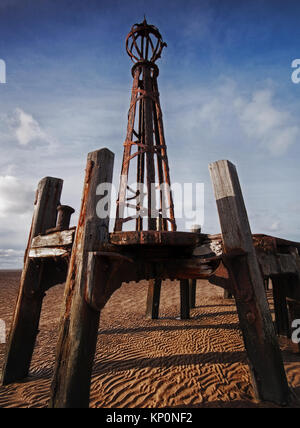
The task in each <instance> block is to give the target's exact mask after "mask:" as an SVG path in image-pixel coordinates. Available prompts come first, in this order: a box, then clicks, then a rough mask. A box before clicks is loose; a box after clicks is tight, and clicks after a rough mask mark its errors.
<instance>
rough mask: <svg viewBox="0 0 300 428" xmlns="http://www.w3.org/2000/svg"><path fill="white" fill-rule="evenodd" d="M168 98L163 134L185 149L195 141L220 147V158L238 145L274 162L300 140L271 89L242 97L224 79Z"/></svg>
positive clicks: (293, 122) (287, 112)
mask: <svg viewBox="0 0 300 428" xmlns="http://www.w3.org/2000/svg"><path fill="white" fill-rule="evenodd" d="M167 95H168V98H169V99H170V101H169V102H168V104H170V106H171V107H168V105H167V109H170V113H171V114H170V117H171V120H172V124H173V127H172V129H171V130H170V129H166V132H167V134H169V135H171V136H172V137H173V138H174V140H175V141H178V139H180V138H183V139H184V140H185V141H186V145H187V147H189V148H191V147H192V145H193V144H195V143H194V142H195V141H199V140H197V138H196V139H195V137H197V136H198V135H200V136H201V141H202V142H203V144H210V145H211V144H213V145H215V144H219V143H220V144H222V147H223V151H224V152H226V151H227V152H228V151H230V150H231V149H232V148H233V147H234V146H235V147H236V144H237V143H238V144H244V149H246V145H248V148H250V147H253V148H254V147H255V151H261V152H262V153H263V152H265V153H267V154H268V155H271V156H274V157H276V156H281V155H283V154H285V153H286V152H287V151H288V149H289V148H290V147H291V146H292V145H293V144H295V143H296V142H297V140H298V139H299V138H300V127H299V126H298V125H297V118H296V117H294V115H293V114H292V112H290V110H289V108H288V106H286V105H285V104H284V103H282V102H281V103H280V104H279V105H277V104H276V102H275V100H274V98H275V94H274V92H273V91H272V90H271V89H263V90H252V91H249V92H245V90H244V88H239V87H238V86H237V84H236V83H235V82H234V81H232V80H230V79H223V81H220V82H219V83H218V84H217V85H216V86H215V87H214V88H211V87H210V88H203V87H201V88H193V89H184V91H182V93H181V92H180V93H179V91H176V93H173V94H170V93H169V94H167ZM167 111H168V110H167ZM250 145H251V146H250Z"/></svg>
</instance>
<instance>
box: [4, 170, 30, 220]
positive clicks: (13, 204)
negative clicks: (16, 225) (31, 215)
mask: <svg viewBox="0 0 300 428" xmlns="http://www.w3.org/2000/svg"><path fill="white" fill-rule="evenodd" d="M33 196H34V192H33V191H32V190H31V189H30V188H29V187H28V186H27V185H25V184H24V183H22V182H21V180H19V179H18V178H16V177H14V176H10V175H6V176H0V217H5V216H8V215H11V214H14V215H15V214H17V215H19V214H21V215H23V214H24V213H27V212H28V211H30V210H31V211H32V204H33Z"/></svg>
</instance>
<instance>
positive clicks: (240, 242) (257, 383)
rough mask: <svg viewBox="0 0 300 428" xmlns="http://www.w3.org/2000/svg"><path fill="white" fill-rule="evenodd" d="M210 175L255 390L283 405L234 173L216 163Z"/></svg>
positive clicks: (281, 374)
mask: <svg viewBox="0 0 300 428" xmlns="http://www.w3.org/2000/svg"><path fill="white" fill-rule="evenodd" d="M210 173H211V178H212V182H213V187H214V192H215V197H216V201H217V207H218V212H219V218H220V224H221V229H222V237H223V247H224V253H225V256H227V260H226V263H227V264H228V267H229V268H230V269H231V272H232V275H233V279H234V297H235V300H236V305H237V310H238V315H239V320H240V326H241V330H242V333H243V337H244V342H245V348H246V351H247V355H248V359H249V367H250V372H251V375H252V379H253V383H254V390H255V393H256V396H257V398H259V399H261V400H266V401H271V402H275V403H278V404H286V403H287V402H288V401H289V398H290V391H289V388H288V384H287V379H286V375H285V371H284V366H283V361H282V356H281V352H280V349H279V345H278V341H277V337H276V333H275V330H274V326H273V322H272V317H271V313H270V310H269V306H268V302H267V298H266V293H265V290H264V283H263V277H262V274H261V271H260V268H259V264H258V261H257V256H256V252H255V249H254V246H253V241H252V234H251V229H250V225H249V221H248V216H247V211H246V208H245V205H244V200H243V195H242V191H241V188H240V184H239V180H238V175H237V172H236V168H235V166H234V165H233V164H232V163H230V162H228V161H218V162H215V163H213V164H211V165H210Z"/></svg>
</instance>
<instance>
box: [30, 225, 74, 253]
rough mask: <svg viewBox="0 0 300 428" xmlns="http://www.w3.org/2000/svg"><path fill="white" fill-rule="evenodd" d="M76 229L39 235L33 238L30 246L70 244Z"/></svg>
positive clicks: (41, 246)
mask: <svg viewBox="0 0 300 428" xmlns="http://www.w3.org/2000/svg"><path fill="white" fill-rule="evenodd" d="M75 232H76V229H75V228H73V229H69V230H64V231H62V232H54V233H50V234H49V235H39V236H36V237H35V238H33V240H32V244H31V248H43V247H64V246H72V245H73V241H74V236H75Z"/></svg>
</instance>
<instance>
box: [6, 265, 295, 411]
mask: <svg viewBox="0 0 300 428" xmlns="http://www.w3.org/2000/svg"><path fill="white" fill-rule="evenodd" d="M19 278H20V271H0V319H3V320H4V321H5V322H6V325H7V333H8V330H9V326H10V323H11V319H12V315H13V310H14V305H15V301H16V298H17V293H18V287H19ZM63 288H64V285H63V284H62V285H58V286H56V287H54V288H52V289H51V290H49V291H48V293H47V296H46V298H45V303H44V306H43V312H42V317H41V323H40V333H39V335H38V340H37V344H36V348H35V352H34V355H33V360H32V365H31V369H30V376H29V378H27V379H25V380H24V381H22V382H18V383H14V384H11V385H8V386H5V387H1V388H0V407H2V408H8V407H18V408H20V407H22V408H30V407H35V408H43V407H46V406H47V403H48V400H49V389H50V382H51V376H52V370H53V365H54V357H55V346H56V341H57V335H58V323H59V319H60V308H61V302H62V296H63ZM146 294H147V287H146V283H145V282H141V283H139V284H132V283H131V284H124V285H123V286H122V288H121V289H119V290H118V291H117V292H116V293H115V294H114V295H113V297H112V298H111V300H110V301H109V303H108V304H107V306H106V307H105V309H104V310H103V312H102V314H101V322H100V327H99V337H98V344H97V352H96V357H95V362H94V370H93V377H92V387H91V397H90V398H91V400H90V406H91V407H96V408H97V407H106V408H111V407H117V408H124V407H131V408H133V407H149V408H161V407H187V408H189V407H190V408H192V407H276V406H275V405H274V404H271V403H263V404H262V403H257V402H255V400H254V396H253V390H252V387H251V385H250V375H249V370H248V366H247V360H246V354H245V350H244V345H243V340H242V336H241V332H240V330H239V324H238V318H237V314H236V308H235V304H234V301H232V300H224V299H223V297H222V296H223V291H222V289H220V288H217V287H214V286H212V285H210V284H208V283H207V282H206V281H198V286H197V303H196V308H195V309H192V311H191V319H190V320H186V321H181V320H180V319H178V316H179V284H178V283H177V282H171V281H166V282H164V283H163V286H162V298H161V310H160V319H158V320H147V319H145V316H144V313H145V304H146ZM268 295H269V300H270V304H271V308H272V301H271V292H268ZM4 352H5V344H0V366H1V369H2V363H3V356H4ZM283 359H284V363H285V369H286V373H287V376H288V381H289V385H290V387H291V389H292V394H293V398H294V399H293V402H292V403H291V405H290V407H296V408H299V407H300V355H299V354H296V353H295V352H293V349H288V350H286V349H285V350H283Z"/></svg>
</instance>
